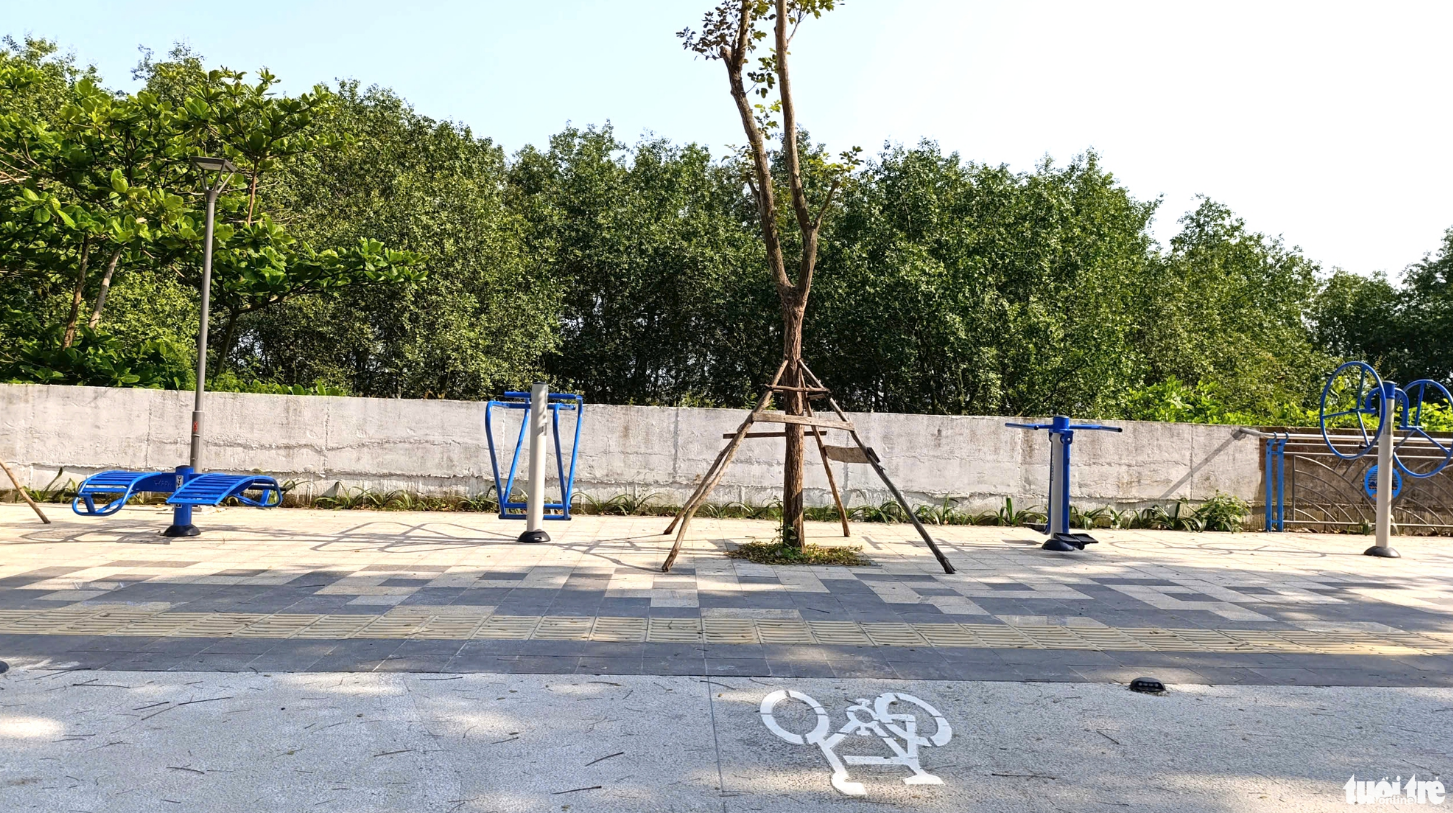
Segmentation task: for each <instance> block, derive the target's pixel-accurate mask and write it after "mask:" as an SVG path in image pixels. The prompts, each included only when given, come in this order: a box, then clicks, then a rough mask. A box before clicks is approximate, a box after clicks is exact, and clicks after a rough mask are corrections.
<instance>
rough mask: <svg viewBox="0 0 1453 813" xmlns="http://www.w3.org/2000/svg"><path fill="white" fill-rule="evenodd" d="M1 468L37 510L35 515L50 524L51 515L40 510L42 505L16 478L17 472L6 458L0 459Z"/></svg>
mask: <svg viewBox="0 0 1453 813" xmlns="http://www.w3.org/2000/svg"><path fill="white" fill-rule="evenodd" d="M0 469H4V470H5V476H6V477H9V478H10V482H11V483H12V484H13V485H14V486H15V490H16V491H18V492H20V496H21V497H22V498H24V499H25V502H26V503H27V504H28V505H29V506H30V509H31V510H32V511H34V512H35V515H36V516H38V517H40V521H41V522H44V523H45V524H46V525H49V524H50V517H48V516H46V515H45V512H44V511H42V510H40V506H38V505H36V504H35V500H32V499H31V498H30V492H28V491H26V490H25V488H24V487H23V486H21V485H20V481H19V480H17V479H15V472H13V471H11V470H10V467H9V466H7V465H5V461H4V460H0Z"/></svg>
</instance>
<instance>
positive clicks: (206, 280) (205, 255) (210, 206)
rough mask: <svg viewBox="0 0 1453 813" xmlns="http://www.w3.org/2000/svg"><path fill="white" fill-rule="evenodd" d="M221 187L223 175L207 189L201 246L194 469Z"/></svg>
mask: <svg viewBox="0 0 1453 813" xmlns="http://www.w3.org/2000/svg"><path fill="white" fill-rule="evenodd" d="M221 191H222V178H221V177H220V176H219V177H218V178H217V183H215V184H213V185H212V186H211V187H210V188H208V189H207V229H206V231H207V234H206V237H205V238H203V239H204V240H205V243H206V245H205V246H203V248H202V326H201V329H200V330H198V331H197V396H196V400H195V401H194V402H193V404H192V455H191V462H190V465H191V467H192V470H193V471H200V470H201V468H202V396H203V395H204V394H205V393H206V391H207V321H208V319H207V317H208V315H209V313H208V312H209V310H210V308H211V304H212V226H213V222H214V221H215V220H216V218H217V195H218V194H219V193H220V192H221Z"/></svg>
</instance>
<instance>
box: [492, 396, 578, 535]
mask: <svg viewBox="0 0 1453 813" xmlns="http://www.w3.org/2000/svg"><path fill="white" fill-rule="evenodd" d="M496 409H505V410H520V411H522V412H524V413H525V415H524V417H523V418H522V420H521V421H520V433H519V435H518V437H516V438H515V451H514V454H513V455H512V456H511V457H510V469H509V476H508V477H507V478H504V479H501V478H500V470H499V456H498V455H497V454H496V452H495V439H494V421H495V418H494V410H496ZM562 412H564V413H567V414H570V413H573V414H574V416H575V430H574V432H573V435H574V438H573V440H572V441H571V444H570V468H569V469H568V470H567V469H566V467H565V452H564V447H563V446H562V444H561V443H560V414H561V413H562ZM584 412H585V399H583V398H581V397H580V396H579V395H567V394H561V393H556V394H551V392H550V390H549V388H548V387H546V386H545V385H544V384H535V385H534V386H533V387H531V388H530V391H529V392H506V393H505V394H504V397H503V398H502V399H500V400H497V401H490V402H489V403H488V404H486V405H485V408H484V434H485V437H486V438H487V439H488V441H489V466H490V471H492V472H493V473H494V493H495V496H496V497H497V498H498V499H499V518H500V519H522V520H525V531H524V532H523V533H521V534H520V537H519V541H521V542H549V541H550V535H549V534H547V533H545V530H544V529H543V528H541V527H540V526H541V523H542V522H543V521H544V520H565V521H569V519H570V502H571V499H572V498H573V496H574V494H575V462H576V459H577V458H578V453H579V451H580V422H581V419H582V417H583V416H584ZM547 432H548V433H549V434H553V435H554V436H555V474H556V476H557V477H558V478H559V482H560V501H559V502H547V501H546V498H545V479H546V476H547V475H546V474H545V455H546V452H547V448H546V447H547V446H548V445H549V440H548V438H547V437H546V434H547ZM527 433H528V436H529V448H530V457H529V464H528V465H529V480H528V482H527V483H526V497H525V499H524V501H518V500H515V499H514V496H515V478H516V475H517V474H518V473H519V468H520V452H521V450H523V449H524V448H525V445H526V444H525V437H526V434H527Z"/></svg>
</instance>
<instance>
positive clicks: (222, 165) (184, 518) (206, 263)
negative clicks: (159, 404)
mask: <svg viewBox="0 0 1453 813" xmlns="http://www.w3.org/2000/svg"><path fill="white" fill-rule="evenodd" d="M192 166H194V167H196V168H197V170H198V171H199V172H201V173H202V177H203V178H207V177H208V175H209V174H211V173H216V174H215V176H213V178H212V183H210V184H209V185H208V186H207V226H206V236H205V237H204V238H203V241H204V244H203V246H202V325H201V328H200V329H199V330H198V331H197V394H196V399H195V400H194V401H193V403H192V449H191V455H190V457H189V458H188V463H187V465H185V466H178V467H177V487H178V488H181V486H182V484H183V483H185V482H186V481H187V480H188V479H190V478H192V477H194V476H195V475H196V474H197V472H198V471H199V470H200V469H201V468H202V398H203V396H204V395H205V394H206V391H207V322H208V318H207V317H208V315H209V309H210V308H211V301H212V232H213V226H214V224H215V222H216V219H217V196H218V195H220V194H221V193H222V190H223V188H225V187H226V186H227V182H228V181H229V180H231V179H232V173H234V172H236V171H237V167H235V166H233V164H232V162H231V161H228V160H227V159H226V158H206V157H200V156H199V157H195V158H193V159H192ZM199 533H201V531H199V530H197V526H195V525H193V524H192V507H191V506H190V505H178V506H175V507H174V509H173V512H172V525H171V527H170V528H167V529H166V530H165V531H164V532H163V535H164V536H172V537H176V536H196V535H197V534H199Z"/></svg>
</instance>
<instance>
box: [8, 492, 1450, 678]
mask: <svg viewBox="0 0 1453 813" xmlns="http://www.w3.org/2000/svg"><path fill="white" fill-rule="evenodd" d="M53 513H56V512H53ZM165 520H166V515H165V513H163V512H162V511H159V510H155V509H147V508H135V509H133V508H128V509H127V511H126V512H124V513H123V514H122V515H120V516H119V517H118V518H114V519H112V520H110V521H101V522H96V521H94V520H91V521H87V520H81V519H79V518H73V517H69V516H66V517H64V518H60V517H57V523H56V524H55V525H53V526H49V527H46V526H40V525H38V524H37V523H35V522H34V521H33V519H31V518H30V517H29V516H28V515H27V514H25V513H24V512H23V507H21V508H13V507H11V506H0V658H6V657H7V655H8V656H9V657H10V658H11V659H14V658H21V659H24V658H32V659H38V660H40V661H45V662H53V663H56V664H72V665H75V666H79V667H82V668H84V667H96V666H97V664H102V663H104V664H106V665H109V666H110V668H119V667H126V668H138V669H153V668H168V669H170V668H179V667H180V666H181V665H183V662H184V661H185V662H188V663H190V664H191V665H192V666H193V667H205V668H249V669H269V668H271V669H276V670H284V669H304V668H306V669H322V668H325V667H331V668H336V669H345V670H346V669H359V668H399V669H405V668H406V669H410V670H420V671H440V670H444V669H448V668H454V669H456V670H465V671H491V670H496V671H531V670H535V671H549V672H554V671H577V670H588V669H592V668H595V669H599V670H601V671H603V672H605V671H636V672H642V671H643V672H655V673H660V674H676V673H682V674H717V673H722V674H726V673H731V671H730V670H732V669H735V670H737V671H736V672H735V673H736V674H763V675H767V674H774V673H776V672H774V670H775V669H776V668H777V667H779V666H780V667H782V669H783V670H784V672H783V673H785V671H791V672H793V673H794V674H799V675H800V676H817V675H825V674H834V675H838V674H841V675H849V674H851V675H855V676H872V675H874V674H879V675H883V676H887V675H900V676H906V675H908V674H912V675H915V676H920V677H950V676H956V677H981V678H983V679H1051V680H1053V679H1071V680H1072V679H1088V680H1096V679H1107V678H1108V679H1115V676H1116V675H1118V674H1120V671H1123V670H1125V669H1130V668H1140V667H1157V665H1160V666H1159V672H1160V673H1163V672H1164V671H1165V669H1167V668H1177V669H1186V670H1192V671H1195V673H1196V674H1195V675H1192V676H1191V680H1192V681H1193V682H1194V681H1195V678H1196V677H1199V678H1201V681H1200V682H1242V681H1254V682H1318V681H1321V682H1338V683H1348V682H1353V683H1356V682H1374V683H1390V684H1397V685H1404V684H1408V685H1442V684H1441V683H1440V682H1439V681H1441V680H1443V679H1444V676H1446V675H1449V674H1453V581H1450V580H1449V579H1448V576H1449V575H1453V556H1450V555H1449V553H1448V552H1447V550H1448V548H1447V543H1446V542H1444V541H1443V540H1437V539H1420V538H1406V539H1400V540H1399V542H1398V547H1399V548H1400V549H1401V550H1402V551H1403V553H1404V558H1403V559H1401V560H1373V559H1369V558H1366V557H1361V556H1358V555H1357V553H1358V552H1360V550H1361V549H1362V547H1365V540H1364V539H1362V538H1360V537H1339V536H1314V535H1304V534H1295V535H1290V534H1289V535H1264V534H1236V535H1226V534H1177V533H1168V532H1145V531H1103V532H1099V533H1098V534H1097V535H1098V536H1099V537H1100V538H1101V539H1102V544H1101V545H1098V546H1092V547H1091V548H1090V549H1089V550H1088V551H1086V552H1085V553H1083V554H1071V555H1064V554H1051V553H1047V552H1044V551H1041V550H1039V549H1038V541H1039V539H1040V537H1038V535H1036V534H1033V533H1032V532H1029V531H1026V530H1022V529H1002V528H960V527H949V528H935V529H934V533H935V537H936V538H938V539H939V540H940V543H941V546H942V547H944V548H945V550H946V552H947V553H948V555H949V556H950V558H951V559H952V560H953V562H954V563H955V566H956V567H957V568H958V571H959V572H958V573H956V574H953V575H947V574H944V573H942V571H941V570H938V568H937V564H936V563H935V562H934V561H933V559H932V557H931V556H930V555H928V553H927V551H926V550H925V549H923V548H922V547H921V545H920V544H918V543H915V542H914V541H913V537H912V529H911V527H909V526H885V525H858V526H855V527H854V533H855V536H854V538H853V539H852V540H849V542H850V543H852V544H858V545H861V546H862V547H863V548H864V552H865V553H866V554H867V555H868V556H869V557H870V558H871V559H872V560H873V561H874V566H872V567H863V568H841V567H768V566H762V565H755V564H751V563H747V562H741V561H736V560H732V559H729V558H727V557H726V556H725V555H724V552H725V550H726V549H728V548H729V547H730V546H731V545H732V544H733V543H735V542H739V541H743V540H746V539H751V538H764V537H769V536H770V535H771V533H772V528H771V526H770V525H769V524H768V523H763V522H750V521H729V520H699V521H698V523H696V524H695V525H693V533H694V538H693V539H691V540H689V542H688V545H687V548H686V550H685V551H684V552H683V555H682V557H681V558H680V559H679V560H678V564H677V567H676V568H675V569H674V570H673V572H671V573H669V574H663V573H660V572H659V569H658V568H659V565H660V561H661V559H662V557H663V555H664V551H665V549H666V546H667V544H668V542H669V539H668V538H666V537H662V536H660V535H659V532H660V530H661V529H662V527H664V525H665V521H663V520H660V519H657V518H627V517H582V518H578V519H576V520H575V521H573V522H571V523H569V524H564V523H560V524H552V525H551V527H550V528H549V529H548V530H549V531H550V532H551V533H552V535H554V536H555V537H556V541H555V542H552V543H550V544H547V545H535V546H527V545H519V544H516V543H514V541H513V537H514V534H516V533H518V530H519V526H518V525H517V524H511V523H506V522H502V521H499V520H496V519H494V518H492V517H487V516H480V515H477V514H462V515H455V514H402V513H401V514H383V513H366V512H319V511H301V510H281V511H270V512H260V511H246V510H242V509H230V510H222V511H217V512H210V513H208V514H204V515H202V516H200V517H199V525H202V527H204V529H205V530H206V533H205V534H204V535H203V536H201V537H197V538H194V539H185V540H164V539H161V538H160V537H159V536H157V533H156V531H157V530H158V529H159V528H160V527H163V526H164V525H165V524H166V523H165ZM831 527H832V526H826V525H825V526H823V527H822V529H819V530H818V531H817V533H818V534H820V539H819V540H818V541H821V542H823V543H832V542H833V541H834V538H833V537H831V536H828V534H829V533H831V530H830V529H831ZM837 539H838V540H840V539H841V537H838V538H837ZM270 652H271V653H274V655H275V657H272V658H271V660H269V653H270ZM380 653H382V654H380ZM401 653H402V654H401ZM224 656H225V657H224ZM244 656H247V657H244ZM209 664H210V665H209ZM714 664H715V666H714ZM683 669H685V670H688V671H685V672H682V671H680V670H683ZM691 670H698V671H691ZM716 670H727V671H716ZM1117 670H1120V671H1117ZM804 673H805V674H804ZM1045 676H1047V677H1045ZM1182 677H1186V676H1185V675H1182Z"/></svg>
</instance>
